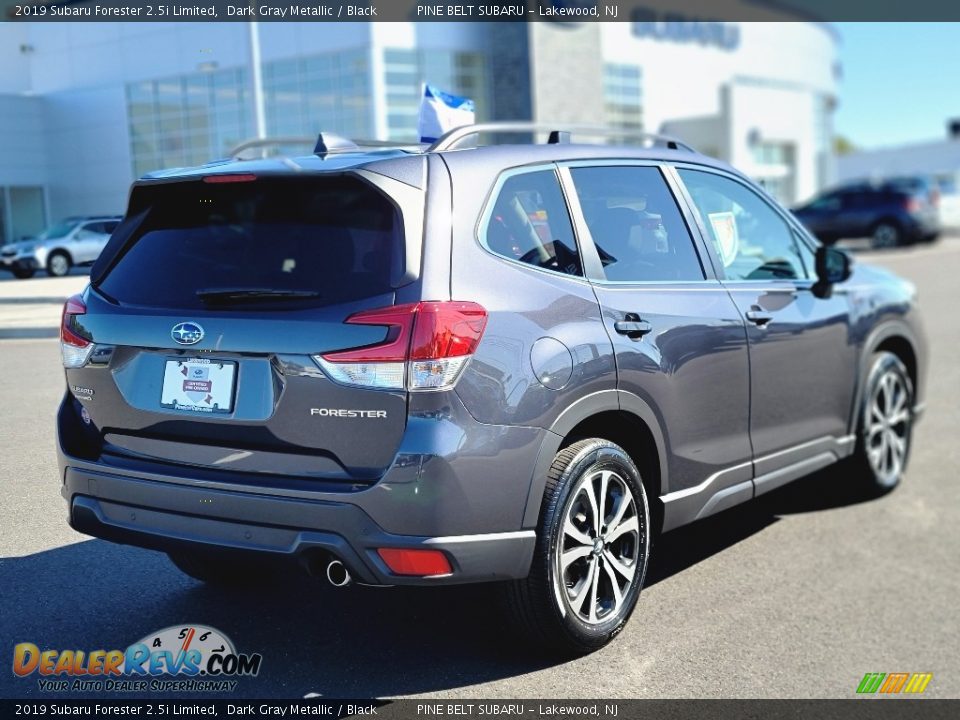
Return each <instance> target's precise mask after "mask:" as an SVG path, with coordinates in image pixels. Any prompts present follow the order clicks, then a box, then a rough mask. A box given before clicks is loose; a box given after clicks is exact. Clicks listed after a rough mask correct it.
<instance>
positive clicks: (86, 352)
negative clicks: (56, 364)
mask: <svg viewBox="0 0 960 720" xmlns="http://www.w3.org/2000/svg"><path fill="white" fill-rule="evenodd" d="M86 312H87V306H86V305H85V304H84V302H83V298H81V297H80V296H79V295H74V296H73V297H70V298H67V301H66V302H65V303H64V304H63V315H62V316H61V318H60V354H61V355H62V356H63V366H64V367H65V368H79V367H83V366H84V365H86V364H87V360H88V359H89V358H90V353H92V352H93V343H92V342H90V340H88V339H87V338H85V337H83V336H82V335H80V334H78V333H77V331H76V330H75V329H74V318H76V317H77V316H78V315H85V314H86Z"/></svg>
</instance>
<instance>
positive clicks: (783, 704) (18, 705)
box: [0, 697, 960, 720]
mask: <svg viewBox="0 0 960 720" xmlns="http://www.w3.org/2000/svg"><path fill="white" fill-rule="evenodd" d="M78 716H82V717H101V718H114V717H133V718H150V717H159V718H213V717H217V718H302V717H311V718H327V719H328V720H337V719H339V718H347V717H356V718H381V719H382V720H421V719H424V720H426V719H428V718H429V719H430V720H465V719H466V718H487V719H492V720H513V719H515V718H527V719H528V720H541V719H542V718H552V719H561V718H562V719H566V718H600V719H602V720H633V719H634V718H650V719H651V720H654V719H655V720H705V719H708V718H709V720H744V719H747V718H751V719H752V718H758V719H760V718H776V720H808V719H809V720H947V719H948V718H950V719H951V720H952V719H953V718H956V717H960V700H934V699H929V700H922V699H917V700H906V699H902V698H880V697H871V698H869V699H868V698H859V699H855V700H446V699H445V700H430V699H425V700H408V699H403V700H392V701H391V700H340V699H327V698H309V699H303V700H276V699H273V700H247V699H237V700H230V701H226V700H204V699H197V700H154V699H150V700H112V699H110V700H56V699H44V700H0V718H4V720H7V719H8V718H21V717H23V718H26V717H42V718H50V717H78Z"/></svg>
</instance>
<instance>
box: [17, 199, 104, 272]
mask: <svg viewBox="0 0 960 720" xmlns="http://www.w3.org/2000/svg"><path fill="white" fill-rule="evenodd" d="M121 219H122V218H121V217H120V216H117V215H96V216H84V217H71V218H67V219H66V220H64V221H63V222H60V223H57V224H56V225H54V226H53V227H50V228H47V229H46V230H44V231H43V232H42V233H40V235H38V236H37V237H35V238H29V239H27V240H21V241H20V242H15V243H9V244H8V245H4V246H3V247H2V248H0V268H3V269H5V270H9V271H10V272H12V273H13V274H14V276H15V277H18V278H21V279H22V278H29V277H33V275H34V273H36V271H37V270H40V269H43V270H46V271H47V274H48V275H52V276H54V277H62V276H64V275H66V274H67V273H69V272H70V269H71V268H72V267H73V266H75V265H91V264H93V262H94V261H95V260H96V259H97V258H98V257H100V252H101V251H102V250H103V248H104V246H105V245H106V244H107V240H109V239H110V234H111V233H112V232H113V231H114V229H116V227H117V225H119V224H120V220H121Z"/></svg>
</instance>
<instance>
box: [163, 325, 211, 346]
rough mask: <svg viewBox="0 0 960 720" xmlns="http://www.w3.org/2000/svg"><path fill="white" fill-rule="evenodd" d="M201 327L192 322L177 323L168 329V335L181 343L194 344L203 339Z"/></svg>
mask: <svg viewBox="0 0 960 720" xmlns="http://www.w3.org/2000/svg"><path fill="white" fill-rule="evenodd" d="M203 334H204V333H203V328H202V327H200V326H199V325H197V324H196V323H193V322H182V323H177V324H176V325H174V326H173V330H171V331H170V337H172V338H173V340H174V342H178V343H180V344H181V345H196V344H197V343H198V342H200V341H201V340H203Z"/></svg>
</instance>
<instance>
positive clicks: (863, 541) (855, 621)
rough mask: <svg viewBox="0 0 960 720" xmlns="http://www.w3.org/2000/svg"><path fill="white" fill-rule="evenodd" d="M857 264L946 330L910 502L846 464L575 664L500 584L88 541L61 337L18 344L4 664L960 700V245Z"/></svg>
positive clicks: (695, 535)
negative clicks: (177, 555) (500, 606)
mask: <svg viewBox="0 0 960 720" xmlns="http://www.w3.org/2000/svg"><path fill="white" fill-rule="evenodd" d="M858 260H859V261H861V262H876V263H880V264H882V265H885V266H887V267H889V268H891V269H893V270H894V271H896V272H898V273H900V274H902V275H904V276H906V277H908V278H910V279H912V280H913V281H915V282H916V283H917V285H918V286H919V288H920V301H921V305H922V307H923V309H924V313H925V318H926V325H927V328H928V333H929V336H930V343H931V372H930V378H929V383H928V409H927V413H926V415H925V417H924V418H923V420H922V422H921V423H920V424H919V425H918V426H917V427H916V431H915V435H914V440H915V444H914V449H913V457H912V460H911V464H910V468H909V470H908V473H907V477H906V479H905V481H904V484H903V485H902V487H901V488H899V489H898V490H897V491H896V492H894V493H892V494H890V495H888V496H886V497H883V498H881V499H878V500H872V501H868V502H864V501H862V500H861V499H860V498H858V497H857V496H856V495H855V494H853V493H851V492H850V490H849V486H848V484H847V483H846V482H845V481H846V478H845V477H844V476H843V473H842V472H839V471H837V470H828V471H825V472H821V473H818V474H816V475H814V476H811V477H810V478H806V479H804V480H801V481H799V482H797V483H794V484H793V485H791V486H788V487H786V488H783V489H781V490H779V491H777V492H774V493H771V494H770V495H768V496H765V497H764V498H762V499H760V500H757V501H754V502H752V503H749V504H747V505H745V506H741V507H739V508H735V509H733V510H730V511H728V512H725V513H722V514H720V515H718V516H715V517H713V518H710V519H708V520H706V521H702V522H700V523H697V524H695V525H693V526H690V527H687V528H684V529H680V530H677V531H674V532H672V533H668V534H667V535H665V536H663V537H662V538H660V540H659V541H658V543H657V544H656V546H655V547H654V550H653V560H652V566H651V569H650V572H649V574H648V576H647V584H646V588H645V590H644V591H643V594H642V595H641V597H640V602H639V605H638V608H637V610H636V612H635V614H634V616H633V618H632V620H631V621H630V623H629V625H628V627H627V628H626V630H625V631H624V632H623V633H622V634H621V635H620V636H619V637H618V638H617V639H616V640H615V641H614V642H613V643H612V644H611V645H610V646H609V647H607V648H605V649H604V650H602V651H600V652H599V653H596V654H594V655H592V656H589V657H586V658H582V659H578V660H574V661H569V662H555V661H551V660H549V659H545V658H543V657H540V656H538V655H536V654H534V653H531V652H529V651H527V650H526V649H525V648H523V647H522V645H520V644H519V643H518V641H517V639H516V638H514V637H511V635H510V632H509V630H508V629H507V628H506V627H505V626H504V625H503V624H502V622H501V620H500V616H499V614H498V612H497V610H496V608H495V607H494V604H493V600H492V597H491V594H490V593H489V592H488V591H486V590H485V589H484V588H482V587H474V588H450V589H437V590H371V589H363V588H349V589H347V590H344V591H337V590H333V589H332V588H328V587H326V586H323V585H320V584H318V583H315V582H314V581H311V580H309V579H306V578H300V577H290V578H286V579H282V580H279V581H278V582H277V583H276V584H274V585H272V586H270V587H264V588H262V589H260V590H257V591H252V592H238V591H231V592H223V591H217V590H212V589H208V588H206V587H204V586H203V585H201V584H200V583H197V582H195V581H193V580H191V579H189V578H187V577H185V576H183V575H181V574H180V573H179V572H178V571H177V570H176V569H175V568H174V567H173V566H172V565H171V564H170V563H169V561H168V560H167V559H166V557H165V556H163V555H160V554H157V553H153V552H150V551H147V550H140V549H136V548H131V547H122V546H117V545H112V544H110V543H107V542H102V541H100V540H92V539H90V538H87V537H84V536H82V535H79V534H77V533H74V532H73V531H72V530H70V529H69V527H68V526H67V523H66V507H65V504H64V502H63V501H62V499H61V498H60V496H59V482H58V479H57V469H56V462H55V456H54V432H53V423H54V411H55V408H56V405H57V403H58V401H59V399H60V397H61V394H62V392H63V371H62V369H61V367H60V363H59V357H58V348H57V344H56V341H55V340H52V339H4V340H0V458H2V461H0V462H2V468H3V471H4V472H3V483H4V485H5V487H4V495H3V497H4V500H3V502H2V503H0V663H6V662H9V661H10V659H9V656H8V657H7V660H3V658H2V653H7V652H11V649H12V646H13V645H14V644H15V643H19V642H25V641H29V642H33V643H36V644H37V645H39V646H40V647H42V648H57V649H62V648H78V649H79V648H83V649H97V648H107V649H109V648H124V647H126V646H127V645H128V644H130V643H131V642H134V641H136V640H138V639H139V638H142V637H144V636H145V635H147V634H148V633H150V632H151V631H155V630H159V629H161V628H164V627H167V626H170V625H179V624H182V623H190V622H193V623H205V624H207V625H211V626H213V627H216V628H219V629H220V630H222V631H223V632H225V633H226V634H227V635H228V636H230V637H231V638H232V639H233V641H234V642H235V644H236V645H237V646H238V649H240V650H242V651H244V652H260V653H262V654H263V666H262V670H261V672H260V675H259V676H258V677H257V678H251V679H247V680H245V681H242V682H241V683H240V686H239V687H238V690H237V695H239V696H247V697H271V696H273V697H287V698H298V697H302V696H304V695H306V694H308V693H318V694H321V695H324V696H335V697H346V696H363V697H395V696H406V695H415V696H445V697H447V698H490V699H493V698H543V697H546V698H632V697H653V698H677V697H786V698H808V697H810V698H820V697H838V698H851V697H854V691H855V689H856V686H857V684H858V683H859V682H860V679H861V678H862V677H863V675H864V673H866V672H887V673H889V672H932V673H933V675H934V677H933V680H932V681H931V683H930V685H929V686H928V688H927V690H926V693H925V694H926V695H927V696H933V697H954V698H956V697H960V652H958V647H960V622H958V598H960V562H958V549H960V482H958V472H957V471H958V469H960V442H958V428H960V362H958V359H957V351H958V349H960V283H958V277H960V239H946V240H943V241H941V242H940V243H938V244H937V245H935V246H932V247H920V248H916V249H910V250H902V251H892V252H888V253H882V254H881V253H877V254H872V253H861V254H859V255H858ZM71 280H72V278H71ZM32 282H37V283H42V282H44V280H43V279H38V280H36V281H32ZM51 282H52V281H51ZM81 284H82V283H81ZM6 285H7V283H6V282H5V281H4V282H0V286H6ZM51 287H53V286H52V285H51ZM37 292H39V293H40V295H39V297H54V296H57V295H59V294H62V293H61V291H60V290H59V289H58V291H57V292H56V293H53V292H50V293H47V292H46V291H44V290H42V286H41V290H38V291H37ZM2 298H3V294H2V292H0V313H3V312H9V311H10V303H7V305H4V304H3V299H2ZM8 667H9V666H8ZM25 696H31V697H33V698H34V699H39V698H41V697H44V695H43V693H41V692H40V691H39V690H38V688H37V684H36V680H35V679H20V678H16V677H14V676H13V675H12V674H11V673H9V671H6V672H0V697H5V698H10V697H25ZM46 699H51V696H50V695H47V696H46Z"/></svg>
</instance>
